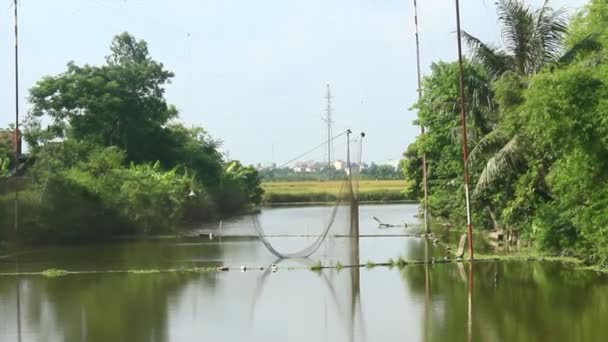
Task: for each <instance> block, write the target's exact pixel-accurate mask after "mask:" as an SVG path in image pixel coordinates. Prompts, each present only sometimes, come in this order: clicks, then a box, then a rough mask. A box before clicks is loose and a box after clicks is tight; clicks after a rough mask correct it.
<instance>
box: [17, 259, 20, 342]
mask: <svg viewBox="0 0 608 342" xmlns="http://www.w3.org/2000/svg"><path fill="white" fill-rule="evenodd" d="M16 266H17V341H18V342H21V276H19V256H17V257H16Z"/></svg>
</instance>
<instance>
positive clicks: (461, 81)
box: [456, 0, 473, 260]
mask: <svg viewBox="0 0 608 342" xmlns="http://www.w3.org/2000/svg"><path fill="white" fill-rule="evenodd" d="M461 33H462V31H461V29H460V3H459V0H456V35H457V37H458V82H459V86H460V125H461V130H462V160H463V162H464V165H463V173H464V196H465V202H466V207H467V233H468V244H469V259H470V260H473V223H472V221H471V201H470V197H469V165H468V159H469V151H468V147H467V125H466V114H465V103H464V78H463V70H462V37H461V36H462V34H461Z"/></svg>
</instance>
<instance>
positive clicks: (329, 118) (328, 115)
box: [323, 84, 334, 174]
mask: <svg viewBox="0 0 608 342" xmlns="http://www.w3.org/2000/svg"><path fill="white" fill-rule="evenodd" d="M325 100H326V106H325V118H324V119H323V121H325V124H326V130H327V132H326V134H327V169H328V170H329V172H330V174H331V169H332V167H333V165H332V164H333V160H332V155H331V154H332V146H331V145H332V135H333V132H332V131H333V129H332V127H333V123H334V122H333V119H332V109H333V108H332V104H331V100H332V96H331V88H330V87H329V84H328V85H327V94H326V95H325Z"/></svg>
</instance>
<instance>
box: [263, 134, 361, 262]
mask: <svg viewBox="0 0 608 342" xmlns="http://www.w3.org/2000/svg"><path fill="white" fill-rule="evenodd" d="M364 136H365V134H364V133H361V134H353V133H351V131H350V130H347V131H345V132H343V133H341V134H339V135H337V136H335V137H334V138H333V139H331V140H330V142H329V143H333V144H335V146H336V148H335V151H337V152H336V153H335V155H336V160H335V162H334V163H333V165H331V166H330V165H328V164H329V163H325V165H326V167H325V169H324V170H321V173H322V174H324V175H325V176H324V178H325V179H328V180H329V179H332V180H333V181H332V182H327V183H321V184H323V185H325V184H326V186H325V188H324V189H323V192H325V193H326V195H325V196H326V198H325V199H326V201H327V202H330V203H332V204H331V205H325V206H319V207H315V208H306V211H307V212H314V213H315V214H313V215H306V216H305V217H302V216H301V215H298V211H301V210H303V209H302V208H290V209H288V210H285V209H283V212H286V214H285V215H287V216H288V217H287V218H286V219H285V217H283V219H281V220H280V222H276V223H275V222H272V221H271V220H270V219H267V218H265V217H264V215H263V214H262V215H260V216H255V217H254V218H253V226H254V228H255V231H256V233H257V235H258V236H259V239H260V241H261V242H262V243H263V244H264V246H265V247H266V248H267V249H268V250H269V251H270V252H271V253H272V254H274V255H275V256H277V257H278V258H307V257H310V256H312V255H314V254H321V253H322V256H323V260H331V259H334V260H336V261H340V262H342V263H344V264H346V263H351V262H352V261H353V258H352V257H353V256H355V255H357V256H358V237H359V178H360V170H361V155H362V142H363V138H364ZM321 146H322V145H321ZM321 146H320V147H321ZM314 153H319V152H318V151H317V150H316V149H313V150H312V151H310V153H307V154H304V155H302V156H300V158H299V159H296V160H293V161H291V163H294V164H293V165H292V167H293V168H295V169H296V170H301V171H302V172H304V173H306V172H307V171H311V169H313V168H314V167H315V166H314V165H313V164H314V163H313V162H304V161H302V160H304V159H305V158H314V157H319V155H317V156H315V155H314ZM311 154H312V155H311ZM330 160H331V158H330ZM317 167H318V165H317ZM316 184H318V183H316ZM296 190H297V189H294V191H296ZM311 209H312V210H311ZM290 212H291V216H290ZM292 217H293V220H292V221H290V219H291V218H292ZM286 221H287V222H290V223H289V224H288V226H287V227H286V226H285V224H284V222H286ZM286 237H289V238H287V239H286ZM357 259H358V258H357Z"/></svg>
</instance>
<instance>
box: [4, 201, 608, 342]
mask: <svg viewBox="0 0 608 342" xmlns="http://www.w3.org/2000/svg"><path fill="white" fill-rule="evenodd" d="M328 210H330V209H329V208H327V207H304V208H275V209H265V210H264V211H263V212H262V213H261V214H260V217H259V219H260V221H261V222H262V223H263V224H264V226H265V229H266V233H267V234H269V235H272V234H276V235H291V234H304V235H315V234H317V233H318V232H319V231H320V229H319V228H318V227H319V226H320V225H322V224H323V223H324V222H325V221H324V220H326V218H327V216H328ZM416 210H417V208H416V206H414V205H378V206H362V207H361V214H360V217H361V234H362V235H366V236H367V235H382V236H381V237H366V238H361V239H360V242H359V243H360V252H359V259H360V262H361V263H365V262H366V261H367V260H373V261H377V262H384V261H386V260H387V259H389V258H397V257H399V256H402V257H404V258H407V259H423V258H424V257H425V255H431V256H435V257H436V258H439V257H441V256H443V254H444V251H443V250H441V248H440V247H434V246H433V245H432V244H429V243H428V242H426V241H425V240H423V239H420V238H417V237H411V236H393V235H399V234H409V233H413V232H416V230H417V229H418V228H416V227H414V228H408V229H407V230H405V229H378V227H377V224H376V223H375V221H373V219H372V218H373V217H374V216H376V217H378V218H381V219H382V220H383V221H385V222H389V223H407V224H409V225H410V226H415V225H417V224H418V222H417V221H416V219H415V218H414V216H413V215H414V214H415V213H416ZM217 226H218V225H217V224H210V225H205V226H201V227H196V228H197V230H196V231H195V234H193V235H194V237H191V238H182V239H158V240H148V241H121V242H115V243H110V244H103V245H89V246H80V247H65V246H64V247H44V248H42V247H39V248H32V249H28V250H23V251H20V252H19V253H18V254H17V255H18V257H17V255H12V256H9V257H6V256H5V257H0V272H4V273H5V272H15V271H16V270H19V271H21V272H39V271H43V270H46V269H50V268H58V269H67V270H70V271H91V270H94V271H100V273H96V274H78V275H69V276H65V277H60V278H45V277H42V276H36V275H32V276H19V277H16V276H1V277H0V341H19V340H21V341H104V342H105V341H194V340H197V341H202V340H205V341H264V342H272V341H277V342H279V341H281V342H283V341H484V342H485V341H606V338H607V336H608V324H606V322H608V321H607V318H606V317H608V278H607V277H606V276H603V275H599V274H597V273H594V272H587V271H578V270H573V269H572V268H571V267H569V266H564V265H560V264H557V263H540V262H529V263H524V262H486V263H478V264H475V265H474V266H472V267H470V265H468V264H464V265H463V264H434V265H429V266H423V265H421V266H409V267H405V268H404V269H402V270H398V269H388V268H383V267H376V268H373V269H366V268H362V269H358V268H357V269H348V268H346V269H343V270H341V271H339V272H338V271H336V270H323V271H322V272H312V271H310V270H308V267H309V266H310V264H311V263H312V262H316V261H323V262H326V263H330V261H329V260H330V259H332V258H333V257H335V256H333V255H332V253H336V250H338V251H339V250H340V249H341V247H340V243H338V244H337V245H332V244H331V243H326V244H324V246H322V248H321V249H320V251H319V252H318V253H317V254H315V255H313V257H311V258H310V259H309V260H288V261H277V260H275V259H276V258H275V257H273V256H272V255H271V254H270V253H269V252H268V251H267V250H266V249H265V247H264V246H263V245H262V244H261V243H260V242H259V241H258V240H257V239H254V238H251V237H250V236H252V235H254V232H253V229H252V226H251V218H250V217H241V218H236V219H233V220H231V221H227V222H224V223H223V225H222V232H223V233H224V234H225V235H230V236H233V237H230V238H228V237H224V238H222V239H220V238H219V237H218V236H217V230H218V227H217ZM294 226H297V227H298V228H297V231H295V230H294V228H293V227H294ZM210 231H215V232H216V237H215V238H213V239H212V240H210V239H209V237H208V233H209V232H210ZM199 234H200V235H201V236H200V237H199V236H198V235H199ZM455 235H456V236H457V235H458V234H455ZM234 236H238V237H234ZM312 239H313V238H312V237H310V238H306V237H304V238H302V237H300V238H295V237H276V238H273V243H275V244H276V245H277V246H279V247H281V248H282V249H284V250H286V251H291V250H297V249H299V248H301V247H303V246H305V245H306V244H307V243H310V241H312ZM272 263H277V264H278V266H279V270H278V272H276V273H272V272H269V271H259V270H255V271H252V270H248V271H247V272H240V271H230V272H221V273H216V272H210V273H200V274H184V273H158V274H128V273H109V272H105V271H108V270H142V269H166V268H174V267H181V266H185V267H192V266H197V267H202V266H215V265H229V266H231V267H236V268H238V267H240V265H248V266H250V267H252V266H265V267H267V266H268V265H270V264H272Z"/></svg>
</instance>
